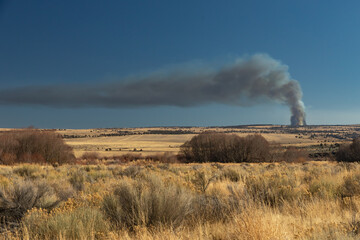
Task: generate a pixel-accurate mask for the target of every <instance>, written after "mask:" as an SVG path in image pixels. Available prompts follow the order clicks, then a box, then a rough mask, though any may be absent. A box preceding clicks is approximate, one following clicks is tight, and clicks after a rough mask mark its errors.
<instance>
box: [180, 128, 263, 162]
mask: <svg viewBox="0 0 360 240" xmlns="http://www.w3.org/2000/svg"><path fill="white" fill-rule="evenodd" d="M269 156H270V146H269V143H268V142H267V141H266V139H265V138H264V137H262V136H261V135H248V136H246V137H239V136H238V135H235V134H231V135H228V134H224V133H201V134H199V135H197V136H195V137H193V138H192V139H191V140H190V141H187V142H185V143H184V144H183V145H182V146H181V150H180V158H179V159H180V161H183V159H185V161H187V162H263V161H268V160H269Z"/></svg>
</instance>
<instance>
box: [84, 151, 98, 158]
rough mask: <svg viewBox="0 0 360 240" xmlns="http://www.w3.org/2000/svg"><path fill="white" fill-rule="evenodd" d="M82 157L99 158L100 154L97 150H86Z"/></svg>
mask: <svg viewBox="0 0 360 240" xmlns="http://www.w3.org/2000/svg"><path fill="white" fill-rule="evenodd" d="M81 159H86V160H98V159H100V156H99V154H98V153H97V152H85V153H84V154H83V155H82V156H81Z"/></svg>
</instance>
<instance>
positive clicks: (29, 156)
mask: <svg viewBox="0 0 360 240" xmlns="http://www.w3.org/2000/svg"><path fill="white" fill-rule="evenodd" d="M74 159H75V157H74V155H73V153H72V148H71V147H70V146H68V145H66V144H65V142H64V141H63V139H62V138H61V136H60V135H58V134H56V133H55V132H54V131H50V130H38V129H31V128H28V129H22V130H14V131H8V132H3V133H1V134H0V163H1V164H6V165H11V164H16V163H47V164H53V165H60V164H64V163H70V162H72V161H73V160H74Z"/></svg>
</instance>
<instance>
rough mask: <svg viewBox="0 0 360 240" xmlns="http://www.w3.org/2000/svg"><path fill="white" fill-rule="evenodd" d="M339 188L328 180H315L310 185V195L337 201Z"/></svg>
mask: <svg viewBox="0 0 360 240" xmlns="http://www.w3.org/2000/svg"><path fill="white" fill-rule="evenodd" d="M338 188H339V186H338V185H337V184H336V183H335V182H331V181H327V180H326V179H315V180H313V181H311V182H310V183H309V193H310V194H311V196H312V197H317V198H320V199H327V200H328V199H335V198H336V197H337V196H338V192H339V191H338Z"/></svg>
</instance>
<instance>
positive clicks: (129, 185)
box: [102, 176, 192, 230]
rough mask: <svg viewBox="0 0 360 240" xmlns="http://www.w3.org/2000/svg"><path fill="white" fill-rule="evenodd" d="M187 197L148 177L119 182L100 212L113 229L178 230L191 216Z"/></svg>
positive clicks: (188, 197) (107, 197) (189, 200)
mask: <svg viewBox="0 0 360 240" xmlns="http://www.w3.org/2000/svg"><path fill="white" fill-rule="evenodd" d="M191 199H192V198H191V195H190V194H188V193H187V192H185V191H184V190H183V189H182V188H180V187H179V186H176V185H165V184H164V182H163V181H161V180H160V179H158V178H156V177H154V176H152V177H150V178H148V179H147V180H146V181H144V180H141V181H134V182H129V181H122V182H121V183H120V184H119V185H118V186H117V187H116V188H115V190H114V191H113V193H112V194H110V195H107V196H106V197H105V198H104V201H103V206H102V209H103V212H104V213H105V216H106V217H107V218H109V219H110V221H111V222H112V223H113V225H114V226H115V227H118V228H121V227H126V228H128V229H130V230H131V229H134V228H135V227H136V226H143V227H151V226H159V225H162V226H164V225H167V226H173V227H177V226H180V225H181V224H182V223H183V221H184V220H185V219H186V217H187V216H188V215H189V214H190V213H191Z"/></svg>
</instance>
